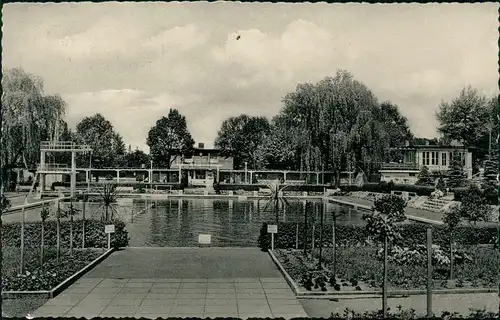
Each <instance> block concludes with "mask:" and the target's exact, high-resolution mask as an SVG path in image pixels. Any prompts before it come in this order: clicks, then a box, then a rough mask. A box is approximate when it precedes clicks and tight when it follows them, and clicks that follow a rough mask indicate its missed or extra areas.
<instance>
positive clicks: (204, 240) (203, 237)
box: [198, 234, 212, 244]
mask: <svg viewBox="0 0 500 320" xmlns="http://www.w3.org/2000/svg"><path fill="white" fill-rule="evenodd" d="M211 242H212V235H210V234H199V235H198V243H199V244H210V243H211Z"/></svg>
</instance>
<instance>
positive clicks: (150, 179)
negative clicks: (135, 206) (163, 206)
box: [149, 160, 153, 192]
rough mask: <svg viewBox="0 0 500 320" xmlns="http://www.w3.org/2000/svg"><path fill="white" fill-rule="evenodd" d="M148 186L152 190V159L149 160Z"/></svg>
mask: <svg viewBox="0 0 500 320" xmlns="http://www.w3.org/2000/svg"><path fill="white" fill-rule="evenodd" d="M149 188H150V189H151V192H153V160H151V161H150V169H149Z"/></svg>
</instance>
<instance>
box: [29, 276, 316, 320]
mask: <svg viewBox="0 0 500 320" xmlns="http://www.w3.org/2000/svg"><path fill="white" fill-rule="evenodd" d="M89 279H92V280H89ZM219 280H221V279H191V278H190V279H151V278H145V279H137V278H125V279H103V278H82V279H80V280H78V281H77V282H75V283H74V284H73V285H72V286H70V287H69V288H68V289H67V290H66V291H65V292H63V293H62V294H60V295H59V296H57V297H56V298H54V299H51V300H49V301H48V302H47V303H46V304H44V305H43V306H42V307H40V308H39V309H38V310H36V311H35V313H34V314H33V315H34V316H35V317H42V316H45V317H47V316H52V317H86V318H91V317H97V316H100V317H136V318H141V317H144V318H150V319H156V318H158V317H162V318H166V317H183V318H184V317H200V318H207V317H212V318H214V317H239V318H244V319H245V318H250V317H284V318H285V319H289V318H294V317H307V314H306V313H305V311H304V309H303V308H302V306H301V305H300V303H299V302H298V300H297V299H296V298H295V296H294V294H293V292H292V291H291V289H290V288H287V287H286V286H285V285H286V282H285V281H284V279H282V278H269V277H268V278H234V279H222V280H224V281H219Z"/></svg>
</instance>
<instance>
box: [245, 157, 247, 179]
mask: <svg viewBox="0 0 500 320" xmlns="http://www.w3.org/2000/svg"><path fill="white" fill-rule="evenodd" d="M246 183H247V163H246V162H245V184H246Z"/></svg>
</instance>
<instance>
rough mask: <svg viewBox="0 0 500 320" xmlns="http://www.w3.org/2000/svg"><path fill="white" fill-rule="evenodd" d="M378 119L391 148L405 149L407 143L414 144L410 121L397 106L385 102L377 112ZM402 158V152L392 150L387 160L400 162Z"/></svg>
mask: <svg viewBox="0 0 500 320" xmlns="http://www.w3.org/2000/svg"><path fill="white" fill-rule="evenodd" d="M377 118H378V121H380V122H381V123H382V124H383V126H384V130H385V132H386V133H387V139H388V143H389V147H390V148H400V147H404V146H405V144H406V142H408V143H409V144H412V143H413V139H414V136H413V134H412V133H411V131H410V127H409V126H408V119H407V118H406V117H404V116H403V115H402V114H401V113H400V112H399V107H398V106H397V105H394V104H392V103H390V102H388V101H386V102H383V103H382V104H380V108H379V110H378V112H377ZM402 158H403V156H402V152H401V151H400V150H397V149H392V150H391V151H390V152H389V153H388V155H387V158H386V160H388V161H399V160H402Z"/></svg>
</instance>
